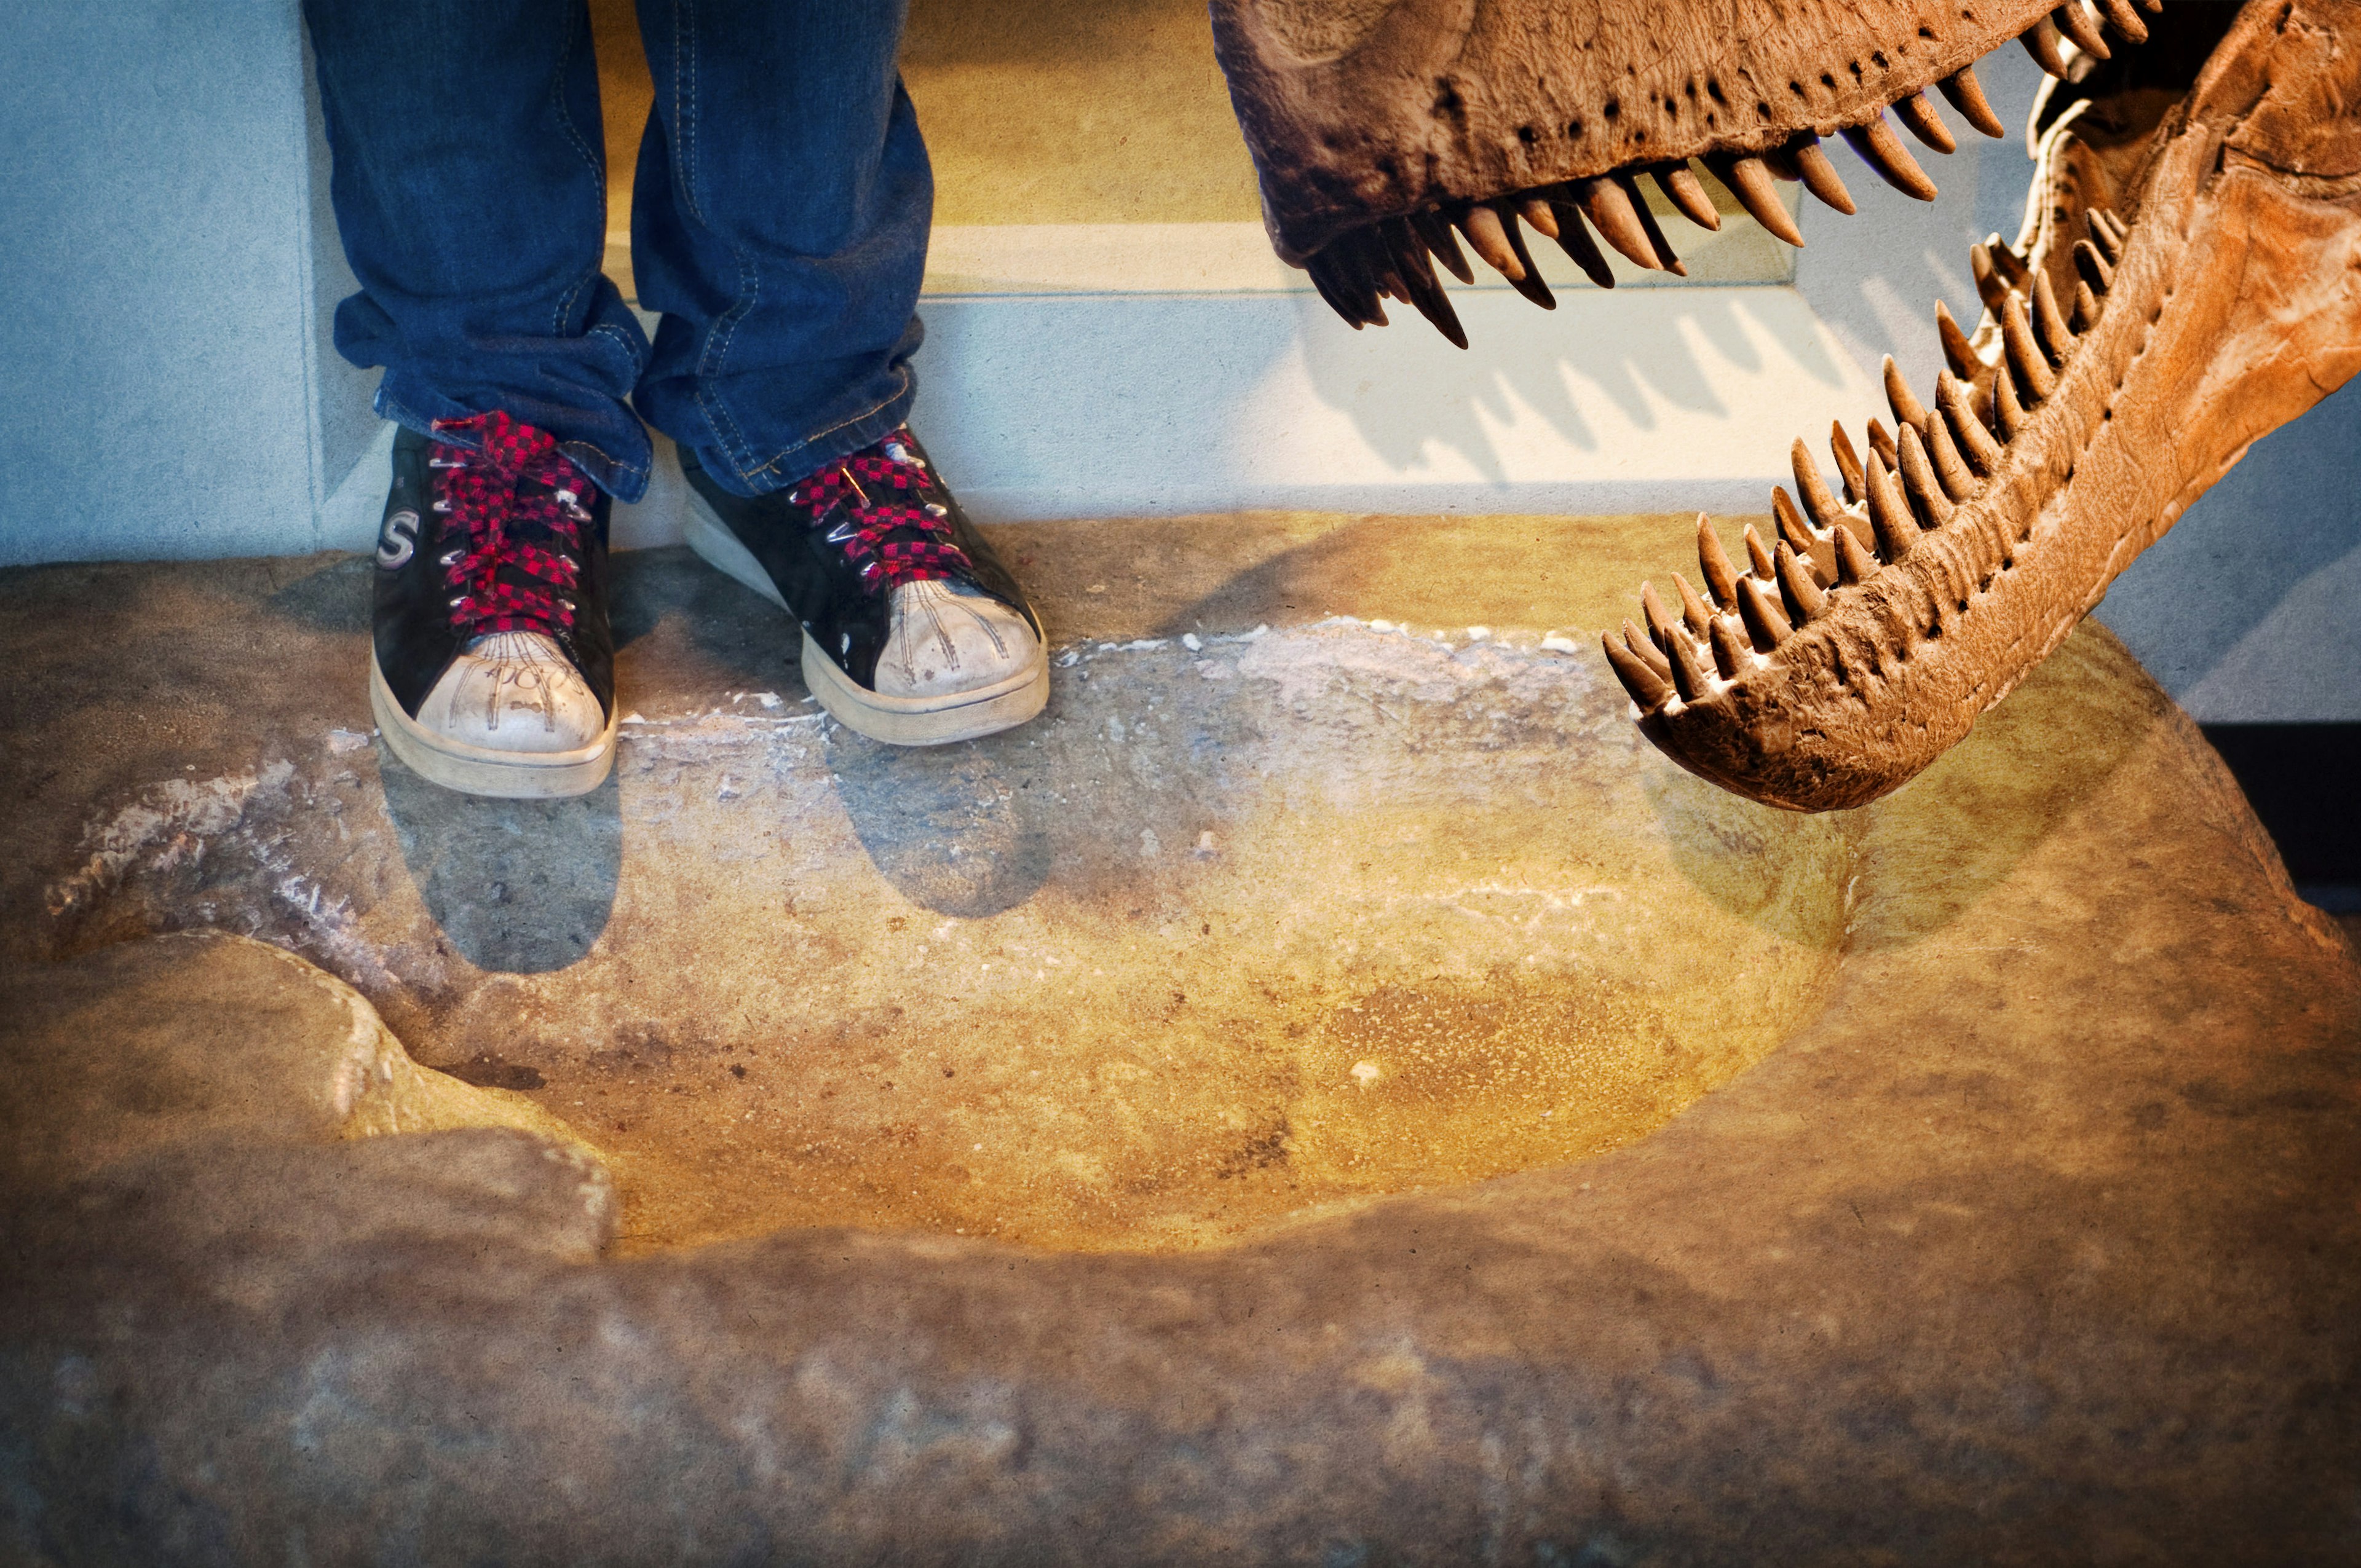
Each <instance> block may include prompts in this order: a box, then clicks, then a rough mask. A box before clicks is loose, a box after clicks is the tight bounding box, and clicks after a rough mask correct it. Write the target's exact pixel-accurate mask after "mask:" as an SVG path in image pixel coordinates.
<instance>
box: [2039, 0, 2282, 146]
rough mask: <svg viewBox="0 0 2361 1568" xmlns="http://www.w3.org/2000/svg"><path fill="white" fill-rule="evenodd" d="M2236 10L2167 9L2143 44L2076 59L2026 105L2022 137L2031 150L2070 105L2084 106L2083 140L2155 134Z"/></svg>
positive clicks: (2231, 6) (2215, 6)
mask: <svg viewBox="0 0 2361 1568" xmlns="http://www.w3.org/2000/svg"><path fill="white" fill-rule="evenodd" d="M2241 9H2242V7H2241V6H2240V5H2237V4H2235V0H2217V3H2209V4H2201V5H2168V6H2166V7H2165V8H2164V9H2163V10H2162V11H2160V12H2158V13H2157V14H2156V15H2155V16H2150V17H2149V18H2148V38H2147V42H2146V43H2145V44H2143V45H2141V46H2140V47H2139V48H2137V49H2118V50H2117V51H2116V52H2115V54H2114V57H2113V58H2112V59H2108V60H2093V59H2092V58H2091V57H2090V56H2088V55H2082V56H2080V57H2079V58H2078V59H2077V60H2075V62H2074V68H2073V70H2072V71H2070V74H2069V76H2068V77H2067V78H2065V79H2063V80H2061V79H2059V78H2058V77H2054V76H2053V77H2051V78H2049V79H2048V81H2046V82H2043V83H2042V84H2041V92H2040V93H2039V95H2038V96H2037V97H2036V98H2035V100H2034V104H2033V117H2032V124H2031V126H2030V127H2029V128H2028V130H2027V133H2026V134H2027V138H2028V140H2030V141H2032V142H2033V143H2036V144H2038V143H2039V141H2040V140H2041V138H2042V137H2043V136H2044V135H2046V134H2047V133H2048V130H2049V127H2050V126H2054V125H2056V124H2058V122H2059V121H2060V120H2062V119H2063V118H2065V117H2066V115H2068V114H2069V113H2070V112H2071V111H2072V109H2073V107H2074V105H2075V104H2083V103H2087V104H2090V105H2091V107H2090V108H2089V109H2087V110H2085V111H2083V114H2082V116H2081V126H2082V128H2083V131H2084V134H2086V135H2090V136H2096V137H2114V138H2117V139H2129V138H2133V137H2145V136H2147V134H2148V133H2149V132H2151V131H2153V130H2155V128H2156V126H2157V123H2158V121H2159V120H2160V119H2162V118H2163V116H2164V114H2165V112H2166V110H2167V109H2168V108H2169V106H2170V104H2173V103H2175V102H2177V101H2179V100H2180V98H2181V97H2183V96H2184V95H2186V94H2187V93H2188V92H2189V90H2190V89H2191V87H2194V86H2195V85H2196V84H2197V76H2198V73H2199V72H2200V71H2203V70H2204V69H2205V62H2206V60H2209V59H2211V58H2212V57H2213V50H2214V49H2215V48H2217V47H2218V46H2219V45H2220V44H2221V42H2222V39H2223V38H2224V37H2225V36H2227V34H2228V33H2229V30H2230V24H2231V23H2233V22H2235V20H2237V17H2238V13H2239V11H2240V10H2241Z"/></svg>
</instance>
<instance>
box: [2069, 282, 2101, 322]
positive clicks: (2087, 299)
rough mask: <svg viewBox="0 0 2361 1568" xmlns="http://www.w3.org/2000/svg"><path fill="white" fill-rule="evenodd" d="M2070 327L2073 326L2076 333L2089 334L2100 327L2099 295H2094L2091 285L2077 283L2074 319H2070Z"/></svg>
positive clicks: (2075, 287) (2074, 298)
mask: <svg viewBox="0 0 2361 1568" xmlns="http://www.w3.org/2000/svg"><path fill="white" fill-rule="evenodd" d="M2070 326H2073V331H2075V333H2087V331H2090V328H2094V326H2099V295H2094V293H2092V291H2090V283H2082V281H2075V286H2073V319H2070Z"/></svg>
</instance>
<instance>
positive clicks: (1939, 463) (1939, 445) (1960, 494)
mask: <svg viewBox="0 0 2361 1568" xmlns="http://www.w3.org/2000/svg"><path fill="white" fill-rule="evenodd" d="M1926 434H1927V456H1928V457H1930V458H1932V459H1934V463H1935V477H1936V478H1938V479H1939V480H1941V481H1942V483H1943V493H1944V494H1945V495H1947V496H1949V497H1950V498H1951V499H1953V500H1954V501H1964V500H1967V499H1970V498H1971V497H1972V496H1973V495H1974V494H1975V493H1976V489H1977V488H1978V487H1977V485H1976V477H1975V475H1974V474H1972V473H1971V472H1969V470H1968V463H1967V459H1966V458H1964V457H1962V456H1960V448H1959V444H1957V443H1956V442H1954V441H1953V440H1952V439H1951V431H1950V426H1949V422H1946V421H1944V420H1939V419H1930V420H1928V421H1927V430H1926Z"/></svg>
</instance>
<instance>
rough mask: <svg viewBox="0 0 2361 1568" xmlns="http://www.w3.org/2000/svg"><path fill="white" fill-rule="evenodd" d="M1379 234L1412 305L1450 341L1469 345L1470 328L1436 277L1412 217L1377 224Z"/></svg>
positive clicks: (1458, 344) (1391, 219)
mask: <svg viewBox="0 0 2361 1568" xmlns="http://www.w3.org/2000/svg"><path fill="white" fill-rule="evenodd" d="M1378 237H1379V238H1380V239H1382V240H1383V241H1384V242H1385V247H1386V249H1387V251H1388V252H1389V254H1390V256H1391V258H1392V259H1393V264H1394V274H1395V276H1396V277H1397V278H1399V279H1400V280H1401V281H1402V283H1403V284H1404V286H1405V287H1407V288H1408V290H1409V291H1410V301H1409V302H1410V306H1411V309H1412V310H1414V311H1416V312H1418V313H1419V314H1421V315H1422V316H1424V317H1425V318H1426V319H1427V321H1428V322H1429V323H1432V324H1433V327H1434V330H1435V331H1437V332H1439V333H1441V334H1443V335H1444V338H1445V339H1447V340H1448V341H1449V342H1451V343H1452V344H1454V345H1456V346H1458V347H1460V348H1466V346H1467V331H1466V328H1465V327H1462V326H1461V325H1460V324H1459V313H1458V312H1457V311H1455V310H1453V309H1452V308H1451V296H1450V295H1448V294H1447V293H1445V292H1444V288H1443V282H1442V280H1440V279H1438V278H1437V277H1435V275H1434V269H1433V266H1431V265H1430V264H1429V263H1428V260H1427V254H1426V246H1425V244H1424V242H1423V241H1422V240H1421V239H1420V238H1419V235H1418V231H1417V230H1416V229H1414V228H1412V227H1411V223H1410V220H1409V219H1407V218H1389V219H1387V220H1386V221H1385V222H1384V223H1382V224H1379V225H1378Z"/></svg>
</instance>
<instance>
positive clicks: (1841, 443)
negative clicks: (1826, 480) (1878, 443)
mask: <svg viewBox="0 0 2361 1568" xmlns="http://www.w3.org/2000/svg"><path fill="white" fill-rule="evenodd" d="M1828 453H1829V455H1831V456H1833V457H1835V458H1836V460H1837V477H1839V478H1840V479H1842V480H1843V481H1844V499H1845V504H1846V505H1847V506H1850V505H1852V504H1853V503H1855V502H1856V501H1860V500H1862V499H1866V498H1867V497H1868V495H1869V490H1868V488H1867V487H1865V486H1864V485H1863V484H1862V483H1861V454H1860V453H1858V452H1855V451H1854V450H1853V446H1852V437H1851V436H1850V435H1847V434H1846V433H1845V427H1844V425H1843V423H1842V422H1840V421H1830V422H1829V424H1828Z"/></svg>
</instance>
